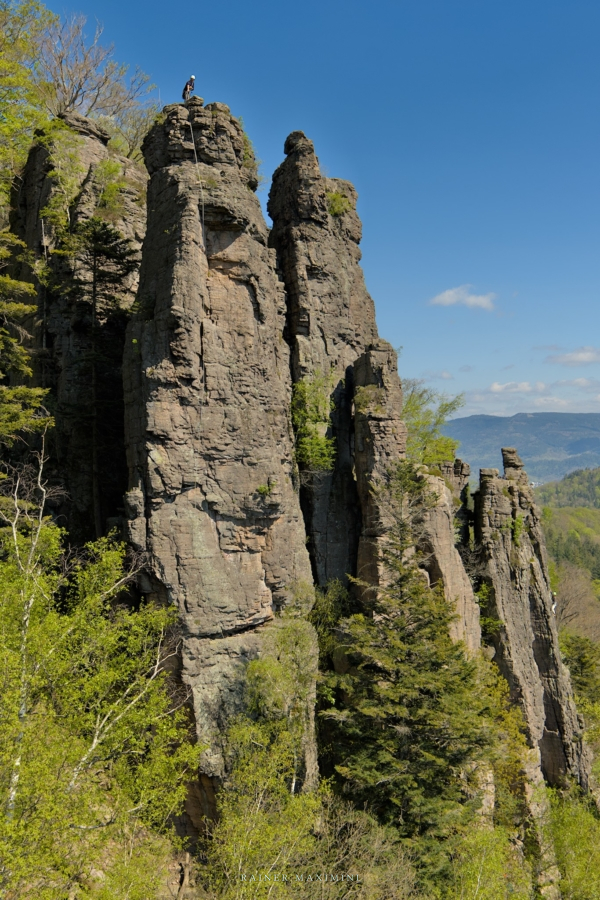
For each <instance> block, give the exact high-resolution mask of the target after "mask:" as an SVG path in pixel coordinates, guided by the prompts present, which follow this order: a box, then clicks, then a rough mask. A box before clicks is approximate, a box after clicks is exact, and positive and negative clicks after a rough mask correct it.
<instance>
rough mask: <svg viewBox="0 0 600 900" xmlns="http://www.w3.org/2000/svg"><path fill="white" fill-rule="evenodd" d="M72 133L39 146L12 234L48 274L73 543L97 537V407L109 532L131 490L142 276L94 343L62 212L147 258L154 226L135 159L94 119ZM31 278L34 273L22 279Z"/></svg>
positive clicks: (40, 367) (55, 403)
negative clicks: (128, 349)
mask: <svg viewBox="0 0 600 900" xmlns="http://www.w3.org/2000/svg"><path fill="white" fill-rule="evenodd" d="M64 125H66V126H67V127H66V128H64V129H63V130H62V131H60V132H58V133H56V134H54V135H53V134H52V133H51V134H50V136H49V137H46V138H44V137H43V136H40V140H39V141H38V142H37V143H35V144H34V146H33V148H32V150H31V152H30V154H29V158H28V161H27V164H26V166H25V170H24V172H23V174H22V178H21V179H19V180H17V182H16V183H15V187H14V190H13V197H12V202H13V209H12V214H11V228H12V231H13V232H14V233H15V234H16V235H17V236H18V237H19V238H21V239H22V240H23V241H24V242H25V243H26V245H27V248H28V249H29V250H30V251H31V252H32V254H33V257H34V258H35V259H36V260H37V261H38V264H39V263H42V264H43V263H45V264H46V266H47V271H46V274H45V277H44V278H43V279H42V282H43V283H42V284H40V285H39V288H38V303H39V314H38V317H37V319H38V322H37V323H36V325H35V329H36V332H37V333H36V347H35V357H34V360H35V369H36V380H37V383H38V384H39V385H40V386H41V387H47V388H50V391H51V401H50V402H51V405H52V409H53V412H54V413H55V418H56V428H55V429H54V431H53V433H52V435H51V441H52V448H51V449H52V459H51V466H52V467H53V469H54V478H55V480H57V481H58V482H60V483H61V484H62V485H63V487H64V488H66V491H67V497H66V498H65V500H64V501H63V502H61V504H60V506H58V507H56V508H55V513H56V515H57V516H59V521H60V523H61V525H63V526H66V527H67V528H68V530H69V533H70V535H71V537H72V539H74V540H76V541H79V542H81V541H84V540H89V539H91V538H94V537H96V531H97V529H96V527H95V522H94V518H95V517H94V499H93V494H94V484H93V482H94V473H93V471H92V455H93V454H92V448H91V446H90V436H91V433H92V425H91V421H90V412H91V408H92V405H95V406H96V407H97V414H98V418H99V419H100V420H101V429H100V430H99V446H98V447H97V448H96V451H97V457H98V469H99V471H98V472H97V473H96V475H97V480H98V481H99V488H100V506H101V508H100V510H98V511H97V513H98V515H97V517H98V518H99V519H100V523H99V524H100V525H101V526H102V530H106V529H107V526H108V525H110V522H107V520H110V518H111V517H113V522H114V517H116V516H118V514H119V508H120V507H122V504H123V493H124V490H125V488H126V486H127V480H126V475H127V470H126V462H125V452H124V435H123V399H122V398H123V393H122V388H121V381H122V376H121V362H122V357H123V344H124V339H125V325H126V322H127V318H128V310H129V309H130V307H131V305H132V303H133V301H134V299H135V293H136V288H137V276H136V274H135V273H134V274H132V275H131V277H129V278H128V279H127V280H126V282H125V283H123V284H122V285H121V286H120V289H119V297H118V303H117V304H116V305H115V308H114V309H113V310H112V311H111V313H110V314H109V315H107V316H106V317H105V318H104V319H103V321H102V322H100V323H99V327H98V328H97V334H96V335H94V336H92V327H93V326H92V322H91V309H90V306H89V304H86V303H82V302H81V301H80V300H79V299H78V298H77V296H76V295H75V294H74V292H73V291H69V290H67V289H66V286H67V285H68V283H69V282H70V281H71V280H72V277H73V274H74V272H75V270H76V268H77V256H76V255H75V258H71V257H70V256H65V255H64V254H63V253H62V252H59V253H58V254H56V255H55V251H63V250H64V234H62V235H61V233H60V229H58V228H57V227H56V216H53V215H52V212H51V211H52V210H54V211H55V212H56V210H57V209H60V211H61V213H62V214H63V215H64V217H65V224H67V225H68V229H69V230H72V229H73V228H76V227H77V225H79V224H81V223H83V222H85V221H87V220H88V219H89V218H90V217H91V216H94V215H99V216H101V217H102V218H103V219H105V220H107V221H108V222H109V223H110V224H112V225H114V226H115V227H117V228H118V230H119V231H120V232H121V233H122V234H123V235H124V236H125V237H126V238H127V239H128V240H129V241H130V243H131V246H132V248H133V249H135V250H136V251H137V253H138V256H141V245H142V241H143V238H144V232H145V227H146V210H145V192H146V182H147V176H146V174H145V172H144V171H143V170H142V169H141V168H140V167H139V166H137V165H135V164H134V163H132V162H131V161H130V160H128V159H125V158H123V157H119V156H117V155H116V154H114V153H113V152H112V151H111V150H109V149H108V147H107V144H108V142H109V135H108V134H107V133H106V132H105V131H104V130H103V129H102V128H101V127H99V126H98V124H97V123H95V122H93V121H92V120H91V119H87V118H85V117H83V116H80V115H78V114H77V113H70V114H68V115H67V116H65V118H64ZM111 178H112V181H113V184H115V185H118V187H117V189H116V190H115V192H114V194H113V202H112V203H111V204H110V205H105V204H104V203H103V195H105V194H106V187H107V184H108V182H109V181H110V179H111ZM18 274H19V275H20V276H21V277H24V278H26V279H28V278H30V277H31V270H30V269H29V267H26V266H23V267H21V270H20V271H19V272H18ZM93 339H94V341H95V343H96V345H97V346H96V355H99V354H98V350H99V351H100V353H101V363H98V364H97V365H96V371H97V373H98V379H97V385H96V389H97V390H96V393H97V396H96V403H95V404H92V378H91V376H90V365H91V356H92V344H93Z"/></svg>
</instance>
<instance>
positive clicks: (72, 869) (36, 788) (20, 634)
mask: <svg viewBox="0 0 600 900" xmlns="http://www.w3.org/2000/svg"><path fill="white" fill-rule="evenodd" d="M37 459H38V465H37V466H31V467H29V468H28V469H27V468H26V469H23V468H21V469H20V470H18V471H15V470H9V472H8V475H9V477H7V479H5V481H4V482H3V498H0V500H1V502H0V522H1V523H2V528H1V530H0V682H1V685H0V695H1V701H0V722H1V727H0V890H1V892H2V895H3V896H6V897H11V898H15V900H17V898H31V900H33V898H34V897H35V898H36V900H38V898H39V900H59V898H64V897H65V896H67V895H69V896H71V897H84V896H86V897H88V896H89V897H92V896H99V897H100V896H129V897H134V896H135V897H138V898H139V900H149V898H150V897H153V896H155V886H153V874H149V873H147V872H142V873H136V871H135V869H136V866H138V865H139V864H140V860H142V859H146V864H147V863H148V861H149V856H150V855H151V854H152V853H153V852H156V853H157V854H158V855H159V856H160V854H161V853H162V854H163V855H164V853H165V848H166V847H167V846H168V844H167V843H165V839H161V838H160V835H161V834H169V832H170V821H171V818H172V816H173V815H174V814H176V813H178V812H179V810H180V808H181V806H182V804H183V801H184V798H185V795H186V788H187V781H188V780H189V778H190V777H191V775H192V773H193V772H194V769H195V767H196V765H197V762H198V752H199V748H197V747H195V746H193V744H192V743H191V740H190V734H189V722H188V715H187V710H186V708H185V703H184V701H185V696H184V697H179V698H178V697H177V695H176V694H174V693H173V691H172V690H171V688H170V684H169V679H168V677H167V672H166V667H167V665H168V660H169V658H170V657H172V656H173V654H174V653H175V652H176V644H175V643H174V641H173V640H172V639H171V638H170V635H171V633H172V628H173V622H174V611H173V610H171V609H167V608H164V607H159V606H157V605H154V604H152V603H141V604H140V605H139V606H138V607H137V608H136V607H135V606H133V605H132V604H131V602H130V600H129V599H128V597H127V594H126V588H127V584H128V583H129V581H130V580H131V577H132V574H133V572H132V571H131V570H128V569H127V567H126V566H125V548H124V546H123V545H121V544H118V543H114V542H112V541H110V540H109V539H103V540H102V541H99V542H97V543H95V544H90V545H88V547H87V548H86V554H85V558H81V559H79V560H77V561H76V562H75V563H74V564H73V563H72V561H71V564H70V565H69V557H68V556H65V555H64V553H63V550H62V534H61V532H60V530H59V529H58V528H56V526H54V525H53V524H52V523H51V522H50V521H48V520H47V519H46V518H45V517H44V506H45V503H46V500H47V499H48V492H47V486H46V484H45V483H44V480H43V471H42V465H43V447H42V450H41V452H40V454H39V455H38V457H37ZM94 873H95V874H94ZM142 881H143V882H145V886H144V888H143V889H144V890H145V891H146V893H140V891H141V890H142ZM111 884H112V885H113V887H114V888H115V891H116V893H115V894H109V895H107V894H106V893H103V892H105V891H106V888H107V885H111ZM127 884H129V885H130V888H131V890H130V889H129V888H127V891H128V892H127V891H126V890H125V885H127ZM118 885H120V888H118V887H117V886H118ZM136 885H137V887H136ZM119 890H120V891H121V893H119ZM136 892H137V893H136Z"/></svg>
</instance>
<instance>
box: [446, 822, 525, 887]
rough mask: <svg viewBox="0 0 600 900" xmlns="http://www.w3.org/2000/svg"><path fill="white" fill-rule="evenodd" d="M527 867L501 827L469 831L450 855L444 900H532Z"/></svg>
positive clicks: (508, 833) (505, 830)
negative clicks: (449, 868)
mask: <svg viewBox="0 0 600 900" xmlns="http://www.w3.org/2000/svg"><path fill="white" fill-rule="evenodd" d="M533 897H534V890H533V881H532V871H531V865H530V864H529V863H528V862H527V861H526V860H525V859H524V858H523V855H522V853H521V852H519V850H518V849H517V848H516V847H515V845H514V843H512V842H511V833H510V832H509V831H508V830H507V829H504V828H489V827H488V828H486V827H481V826H480V827H479V828H472V829H471V830H470V831H469V832H468V833H467V834H466V835H464V836H463V837H462V839H461V840H460V841H459V842H458V845H457V847H456V849H455V850H454V852H453V854H452V870H451V876H450V887H449V888H448V890H447V892H445V893H444V900H533Z"/></svg>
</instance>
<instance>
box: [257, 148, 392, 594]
mask: <svg viewBox="0 0 600 900" xmlns="http://www.w3.org/2000/svg"><path fill="white" fill-rule="evenodd" d="M284 152H285V153H286V159H285V161H284V162H283V163H282V164H281V165H280V166H279V168H278V169H277V171H276V172H275V174H274V176H273V186H272V188H271V193H270V195H269V206H268V209H269V214H270V216H271V218H272V219H273V229H272V231H271V234H270V237H269V244H270V246H271V247H274V248H275V249H276V251H277V260H278V264H279V268H280V271H281V275H282V277H283V281H284V284H285V288H286V293H287V304H288V305H287V319H286V331H285V334H286V338H287V340H288V341H289V344H290V347H291V351H292V377H293V380H294V382H298V381H300V380H301V379H303V378H307V377H308V378H310V377H311V376H313V375H314V374H315V373H321V374H322V375H326V376H327V375H331V397H332V400H333V411H332V415H331V430H330V434H331V436H332V437H333V438H334V439H335V446H336V461H335V467H334V470H333V472H331V473H319V474H318V475H317V476H313V475H311V474H310V473H306V477H305V478H304V479H303V484H302V490H301V496H302V506H303V510H304V514H305V519H306V523H307V531H308V534H309V549H310V552H311V558H312V562H313V569H314V572H315V577H316V580H317V582H318V583H319V584H320V585H325V584H326V583H327V582H328V581H329V580H331V579H333V578H339V579H341V580H342V581H345V580H346V578H347V576H348V575H349V574H350V575H355V574H356V557H357V551H358V541H359V536H360V532H361V512H360V505H359V502H358V496H357V486H356V482H355V478H354V474H353V452H352V440H353V425H352V399H353V391H354V386H353V369H352V367H353V365H354V363H355V362H356V360H357V359H358V357H359V356H360V355H361V354H362V353H364V351H365V350H366V348H367V347H368V346H369V345H371V344H372V343H374V342H376V341H377V340H378V335H377V328H376V325H375V308H374V305H373V301H372V299H371V297H370V296H369V294H368V292H367V289H366V287H365V283H364V277H363V273H362V269H361V267H360V265H359V261H360V258H361V252H360V249H359V246H358V245H359V241H360V238H361V224H360V220H359V218H358V216H357V214H356V210H355V206H356V198H357V195H356V191H355V190H354V188H353V187H352V185H351V184H349V182H347V181H340V180H338V179H332V178H325V177H324V176H322V175H321V173H320V170H319V161H318V159H317V157H316V156H315V151H314V146H313V144H312V141H310V140H308V138H307V137H306V136H305V135H304V134H303V133H302V132H301V131H295V132H293V134H291V135H290V136H289V137H288V139H287V140H286V142H285V147H284ZM398 403H401V394H400V392H398ZM399 409H400V407H399V406H398V412H399Z"/></svg>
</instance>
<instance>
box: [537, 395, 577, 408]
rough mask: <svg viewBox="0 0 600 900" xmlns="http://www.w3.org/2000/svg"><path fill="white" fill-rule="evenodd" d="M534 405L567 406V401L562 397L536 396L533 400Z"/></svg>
mask: <svg viewBox="0 0 600 900" xmlns="http://www.w3.org/2000/svg"><path fill="white" fill-rule="evenodd" d="M533 405H534V406H568V405H569V401H568V400H563V398H562V397H536V398H535V400H534V401H533Z"/></svg>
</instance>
